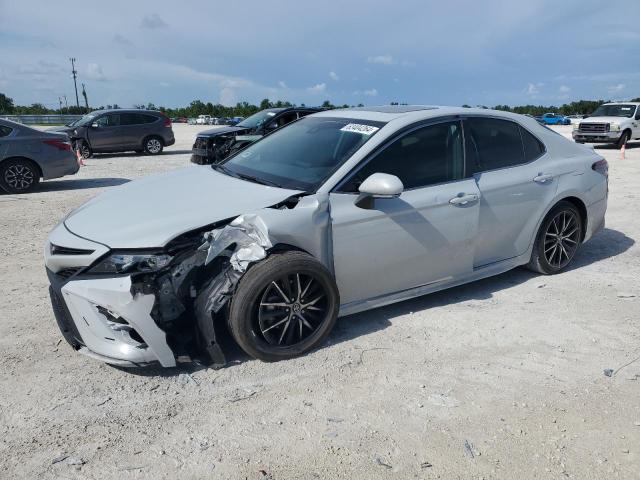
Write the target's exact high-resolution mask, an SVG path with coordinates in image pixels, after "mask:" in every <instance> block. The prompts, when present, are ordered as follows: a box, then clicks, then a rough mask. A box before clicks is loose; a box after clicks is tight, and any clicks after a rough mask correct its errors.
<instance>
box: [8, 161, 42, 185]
mask: <svg viewBox="0 0 640 480" xmlns="http://www.w3.org/2000/svg"><path fill="white" fill-rule="evenodd" d="M35 180H36V174H35V173H34V171H33V170H32V169H31V168H29V167H28V166H27V165H20V164H17V165H11V166H9V167H7V169H6V170H5V171H4V181H5V182H6V184H7V185H9V186H10V187H11V188H14V189H16V190H28V189H29V187H31V185H33V182H35Z"/></svg>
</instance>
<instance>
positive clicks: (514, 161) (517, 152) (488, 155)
mask: <svg viewBox="0 0 640 480" xmlns="http://www.w3.org/2000/svg"><path fill="white" fill-rule="evenodd" d="M465 139H466V142H467V173H468V174H473V173H477V172H484V171H487V170H495V169H498V168H505V167H512V166H514V165H520V164H522V163H525V158H524V150H523V148H522V139H521V136H520V126H519V125H518V124H517V123H514V122H510V121H508V120H499V119H495V118H469V119H467V120H465Z"/></svg>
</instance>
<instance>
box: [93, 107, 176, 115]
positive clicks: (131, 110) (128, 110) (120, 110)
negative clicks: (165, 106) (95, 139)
mask: <svg viewBox="0 0 640 480" xmlns="http://www.w3.org/2000/svg"><path fill="white" fill-rule="evenodd" d="M89 113H91V114H94V115H98V114H102V113H153V114H156V115H164V113H162V112H159V111H157V110H144V109H140V108H111V109H105V110H93V111H91V112H89Z"/></svg>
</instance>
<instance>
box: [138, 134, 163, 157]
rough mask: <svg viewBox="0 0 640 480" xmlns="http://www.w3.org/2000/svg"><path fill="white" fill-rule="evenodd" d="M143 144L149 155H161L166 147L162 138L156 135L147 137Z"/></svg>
mask: <svg viewBox="0 0 640 480" xmlns="http://www.w3.org/2000/svg"><path fill="white" fill-rule="evenodd" d="M142 146H143V147H144V151H145V152H146V153H147V154H149V155H160V154H161V153H162V150H163V149H164V143H163V141H162V138H160V137H156V136H153V137H147V138H145V139H144V142H143V143H142Z"/></svg>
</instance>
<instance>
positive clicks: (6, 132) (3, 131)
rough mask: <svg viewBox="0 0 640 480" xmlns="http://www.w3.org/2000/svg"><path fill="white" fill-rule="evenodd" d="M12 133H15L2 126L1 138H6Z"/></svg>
mask: <svg viewBox="0 0 640 480" xmlns="http://www.w3.org/2000/svg"><path fill="white" fill-rule="evenodd" d="M11 132H13V130H12V129H10V128H9V127H5V126H4V125H0V137H6V136H7V135H9V134H10V133H11Z"/></svg>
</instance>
